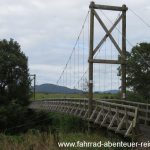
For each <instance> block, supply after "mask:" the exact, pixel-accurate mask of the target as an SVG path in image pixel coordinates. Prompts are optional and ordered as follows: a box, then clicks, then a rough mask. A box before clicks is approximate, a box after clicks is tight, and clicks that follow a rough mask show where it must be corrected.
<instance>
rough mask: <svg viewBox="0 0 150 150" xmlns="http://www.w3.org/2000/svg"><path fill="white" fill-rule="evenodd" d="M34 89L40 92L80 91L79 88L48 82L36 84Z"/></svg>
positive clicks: (71, 92) (72, 92)
mask: <svg viewBox="0 0 150 150" xmlns="http://www.w3.org/2000/svg"><path fill="white" fill-rule="evenodd" d="M35 91H36V92H42V93H66V94H69V93H70V94H74V93H82V91H81V90H77V89H70V88H67V87H64V86H58V85H54V84H48V83H46V84H41V85H36V86H35Z"/></svg>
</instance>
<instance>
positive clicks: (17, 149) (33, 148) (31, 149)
mask: <svg viewBox="0 0 150 150" xmlns="http://www.w3.org/2000/svg"><path fill="white" fill-rule="evenodd" d="M108 140H109V141H117V139H115V138H113V139H112V138H111V137H109V138H106V137H105V136H104V135H103V134H96V133H92V134H90V135H89V134H87V133H60V134H59V135H58V138H56V136H54V134H51V133H46V132H43V133H41V132H39V131H38V130H34V131H32V130H30V131H28V132H27V133H25V134H21V135H19V136H6V135H4V134H1V135H0V150H13V149H14V150H48V149H49V150H61V149H65V150H72V149H73V150H86V149H87V148H69V147H68V148H59V147H58V145H57V143H58V142H76V141H86V142H92V141H93V142H99V141H102V142H105V141H108ZM88 149H89V150H93V149H94V150H98V149H100V148H88ZM107 149H108V148H101V150H107ZM111 150H115V148H111Z"/></svg>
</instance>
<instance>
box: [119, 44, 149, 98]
mask: <svg viewBox="0 0 150 150" xmlns="http://www.w3.org/2000/svg"><path fill="white" fill-rule="evenodd" d="M126 56H127V68H126V71H127V87H128V89H129V90H130V91H132V92H133V93H134V94H135V95H136V97H139V98H142V99H145V100H147V99H149V98H150V43H139V44H137V45H136V46H134V47H133V48H132V50H131V52H130V53H129V52H127V55H126ZM119 74H120V75H121V70H120V68H119ZM130 97H132V93H131V92H130V93H129V98H130ZM132 98H133V97H132Z"/></svg>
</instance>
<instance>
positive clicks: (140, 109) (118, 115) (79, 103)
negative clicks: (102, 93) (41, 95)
mask: <svg viewBox="0 0 150 150" xmlns="http://www.w3.org/2000/svg"><path fill="white" fill-rule="evenodd" d="M29 108H31V109H37V110H46V111H50V112H60V113H66V114H70V115H74V116H77V117H80V118H82V119H84V120H87V121H91V122H93V123H94V124H98V125H100V126H101V127H106V128H107V129H108V130H113V131H115V133H120V134H123V135H124V136H126V137H131V136H132V135H133V132H134V131H135V128H136V127H137V125H147V126H150V105H149V104H144V103H136V102H130V101H123V100H117V99H116V100H111V99H110V100H105V99H103V100H93V111H92V114H91V116H90V117H88V100H87V99H69V98H68V99H47V100H38V101H33V102H32V103H31V105H30V107H29Z"/></svg>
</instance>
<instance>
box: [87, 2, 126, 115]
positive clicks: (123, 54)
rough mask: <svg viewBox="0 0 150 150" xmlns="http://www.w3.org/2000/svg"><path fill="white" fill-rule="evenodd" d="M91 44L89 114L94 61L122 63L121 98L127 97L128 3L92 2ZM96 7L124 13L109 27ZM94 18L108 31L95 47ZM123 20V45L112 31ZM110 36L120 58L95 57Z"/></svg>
mask: <svg viewBox="0 0 150 150" xmlns="http://www.w3.org/2000/svg"><path fill="white" fill-rule="evenodd" d="M89 8H90V46H89V60H88V62H89V103H88V107H89V108H88V109H89V113H88V114H89V116H90V115H91V113H92V110H93V109H92V100H93V63H106V64H120V65H121V98H122V99H126V11H127V10H128V8H127V7H126V5H122V7H118V6H106V5H97V4H95V3H94V2H91V3H90V6H89ZM96 9H101V10H109V11H120V12H122V14H121V15H120V17H119V18H118V19H117V20H116V21H115V22H114V24H113V26H112V27H111V28H110V29H107V27H106V25H105V24H104V22H103V21H102V19H101V18H100V16H99V15H98V14H97V12H96ZM94 18H96V19H97V20H98V22H99V23H100V25H101V26H102V28H103V29H104V31H105V32H106V34H105V36H104V37H103V38H102V39H101V41H100V42H99V44H98V45H97V46H96V47H95V48H94ZM121 20H122V47H120V46H119V45H118V43H117V42H116V41H115V39H114V38H113V36H112V34H111V32H112V31H113V30H114V29H115V27H116V25H117V24H118V23H119V22H120V21H121ZM108 37H109V38H110V40H111V42H112V43H113V44H114V46H115V48H116V49H117V50H118V52H119V54H120V58H121V59H120V60H106V59H94V55H95V54H96V52H97V51H98V49H99V48H100V47H101V46H102V44H103V43H104V41H105V40H106V39H107V38H108Z"/></svg>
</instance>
